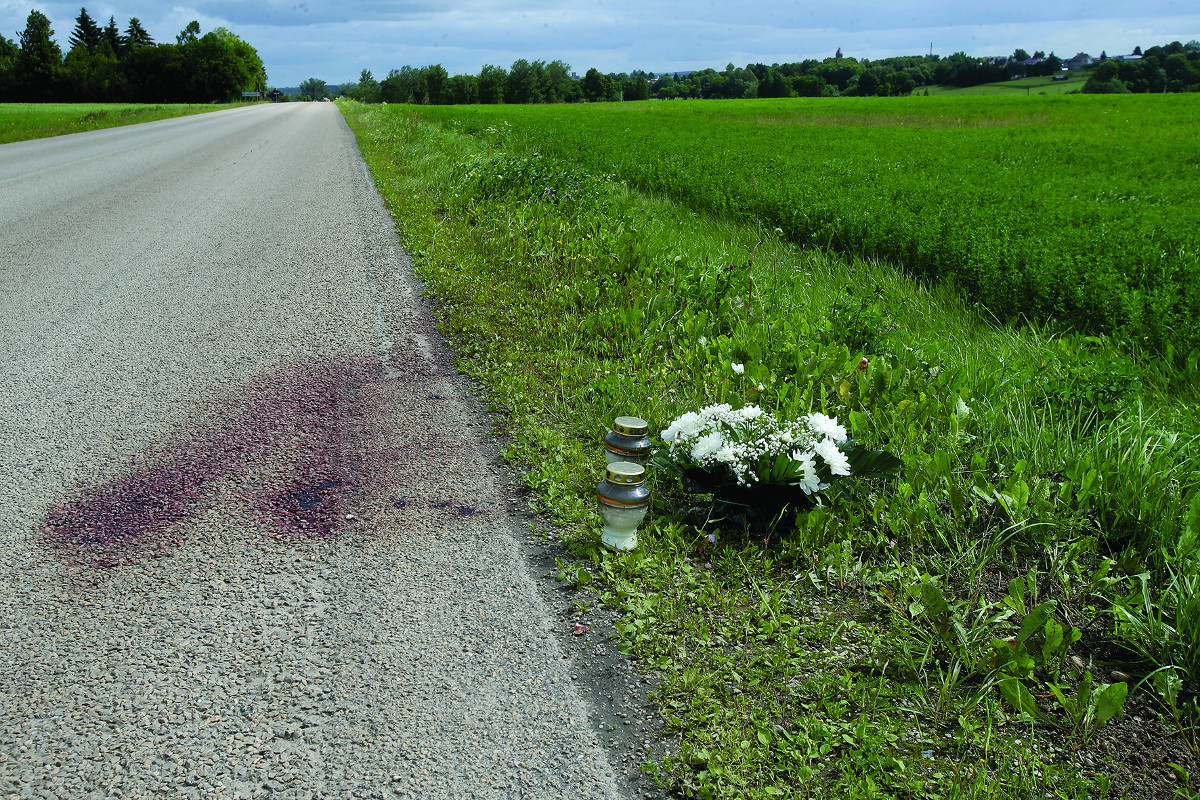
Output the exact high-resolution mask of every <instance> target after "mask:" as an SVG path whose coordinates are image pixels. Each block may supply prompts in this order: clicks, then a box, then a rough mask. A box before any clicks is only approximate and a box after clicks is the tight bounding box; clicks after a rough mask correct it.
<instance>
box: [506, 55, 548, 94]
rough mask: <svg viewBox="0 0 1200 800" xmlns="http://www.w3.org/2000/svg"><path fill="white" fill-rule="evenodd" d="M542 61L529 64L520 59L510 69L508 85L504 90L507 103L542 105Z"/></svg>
mask: <svg viewBox="0 0 1200 800" xmlns="http://www.w3.org/2000/svg"><path fill="white" fill-rule="evenodd" d="M543 71H544V69H543V65H542V62H541V61H534V62H529V61H527V60H525V59H523V58H518V59H517V60H516V61H514V62H513V63H512V66H511V67H509V68H508V83H507V85H506V86H505V88H504V102H506V103H540V102H542V73H543Z"/></svg>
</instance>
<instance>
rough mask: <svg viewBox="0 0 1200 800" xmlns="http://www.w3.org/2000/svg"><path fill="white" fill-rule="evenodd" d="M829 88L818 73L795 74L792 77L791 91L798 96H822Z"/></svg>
mask: <svg viewBox="0 0 1200 800" xmlns="http://www.w3.org/2000/svg"><path fill="white" fill-rule="evenodd" d="M829 89H830V86H829V84H828V83H826V82H825V79H824V78H822V77H821V76H820V75H797V76H796V77H794V78H792V91H794V92H795V93H796V94H797V95H799V96H800V97H824V96H825V93H826V92H827V91H828V90H829Z"/></svg>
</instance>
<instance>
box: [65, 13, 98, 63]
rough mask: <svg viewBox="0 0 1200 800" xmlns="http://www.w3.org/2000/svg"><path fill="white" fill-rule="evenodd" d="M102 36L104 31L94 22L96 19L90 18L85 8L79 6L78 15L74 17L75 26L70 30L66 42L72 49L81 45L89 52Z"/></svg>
mask: <svg viewBox="0 0 1200 800" xmlns="http://www.w3.org/2000/svg"><path fill="white" fill-rule="evenodd" d="M103 36H104V33H103V31H101V30H100V26H99V25H97V24H96V20H94V19H92V17H91V15H90V14H88V12H87V9H86V8H81V9H79V16H78V17H76V18H75V28H74V30H72V31H71V38H70V39H68V40H67V43H68V44H70V45H71V49H72V50H74V49H75V48H77V47H82V48H84V49H85V50H87V51H88V52H89V53H94V52H96V48H97V47H98V46H99V45H100V39H101V38H102V37H103Z"/></svg>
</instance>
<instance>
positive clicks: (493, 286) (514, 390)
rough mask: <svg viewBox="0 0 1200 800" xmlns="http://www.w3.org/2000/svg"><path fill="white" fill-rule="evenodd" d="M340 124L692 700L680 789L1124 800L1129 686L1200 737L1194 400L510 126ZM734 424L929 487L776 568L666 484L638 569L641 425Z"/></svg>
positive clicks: (862, 517)
mask: <svg viewBox="0 0 1200 800" xmlns="http://www.w3.org/2000/svg"><path fill="white" fill-rule="evenodd" d="M342 108H343V111H344V113H345V114H346V117H347V119H348V121H349V122H350V125H351V127H352V128H353V130H354V131H355V132H356V134H357V136H358V139H359V144H360V147H361V149H362V151H363V154H364V156H365V158H366V160H367V163H368V164H369V165H370V167H371V169H372V170H373V172H374V174H375V178H376V182H377V185H378V186H379V188H380V190H381V192H382V193H383V195H384V197H385V199H386V200H387V202H388V204H389V206H390V208H391V210H392V213H393V214H394V216H395V218H396V220H397V227H398V230H399V232H400V235H401V237H402V240H403V242H404V244H405V246H406V248H407V249H408V250H409V252H410V253H411V254H412V255H413V257H414V261H415V263H416V265H417V269H418V272H419V274H420V276H421V277H422V279H423V280H424V281H425V282H426V283H427V285H428V286H429V287H430V290H431V292H432V293H433V294H434V296H435V297H436V299H437V302H438V304H439V314H440V320H441V325H442V329H443V331H444V332H445V333H446V335H447V336H448V337H449V338H450V339H451V341H452V343H453V344H454V345H455V346H456V347H457V350H458V353H459V355H460V357H461V361H460V365H461V368H462V369H463V370H464V371H465V372H467V373H468V374H470V375H472V376H474V377H475V378H477V379H478V380H479V381H480V382H481V383H482V384H483V385H485V386H486V387H487V389H488V391H489V393H490V397H491V402H492V409H493V411H494V413H495V415H496V420H497V426H498V430H499V432H500V433H502V434H504V435H505V436H506V437H508V440H509V442H510V446H509V449H508V451H507V458H508V460H509V461H510V462H511V463H512V464H513V466H514V467H515V468H516V469H518V470H519V471H520V473H521V475H522V476H523V480H524V483H525V485H526V486H527V487H528V489H529V490H530V497H531V503H533V504H534V506H535V508H537V509H538V510H539V511H542V512H544V513H545V514H547V515H548V516H550V517H552V518H553V519H554V521H555V522H556V524H557V529H558V530H559V531H560V534H561V537H562V539H563V541H564V543H565V544H566V546H567V548H568V550H569V552H570V553H571V557H572V559H573V560H572V561H570V562H569V563H568V562H564V563H563V564H561V565H560V569H559V572H558V577H559V578H560V579H561V580H563V581H564V582H567V583H569V584H570V585H571V586H573V587H575V588H576V589H577V590H578V591H579V592H581V593H584V595H582V596H585V597H592V598H594V599H595V600H598V601H599V602H602V603H604V604H606V605H607V606H610V607H612V608H614V609H616V610H618V611H619V612H620V614H621V622H620V623H619V625H618V635H619V637H620V643H621V647H622V648H623V649H624V650H625V652H627V653H629V654H631V655H633V656H634V657H635V658H636V659H637V662H638V664H640V665H641V666H642V668H644V669H647V670H654V671H656V672H657V673H658V674H659V675H660V676H661V679H662V683H661V689H660V690H659V692H658V694H657V697H656V699H657V702H658V704H659V707H660V709H661V713H662V717H663V719H664V720H665V722H666V724H667V727H668V731H669V732H670V733H671V734H672V736H673V737H675V740H676V741H677V745H676V746H675V747H674V749H673V750H672V752H671V753H670V755H669V756H668V757H667V758H665V760H663V761H661V762H655V763H649V764H647V765H646V766H645V768H646V769H647V770H648V771H650V772H652V773H653V774H654V775H655V776H657V778H658V779H659V780H660V781H661V782H662V783H663V784H664V785H665V786H669V787H671V788H673V789H675V790H676V791H678V792H680V793H682V794H685V795H687V796H696V797H711V798H715V797H720V798H774V797H896V796H922V797H1029V798H1033V797H1038V798H1041V797H1045V796H1058V797H1086V796H1096V795H1102V794H1105V793H1107V792H1108V791H1109V785H1110V778H1109V777H1108V776H1107V775H1106V774H1105V771H1104V770H1103V769H1101V770H1100V771H1099V772H1097V771H1096V770H1085V769H1083V768H1082V767H1081V766H1080V765H1079V764H1078V763H1077V762H1076V761H1075V760H1074V759H1073V758H1072V753H1073V752H1074V751H1075V750H1079V749H1086V748H1088V747H1089V746H1090V745H1091V743H1092V742H1093V741H1094V740H1095V738H1096V737H1097V736H1099V735H1103V732H1104V730H1105V728H1104V726H1105V723H1106V722H1108V721H1110V720H1111V719H1113V718H1115V717H1116V716H1117V715H1119V714H1120V713H1121V710H1122V708H1123V705H1124V703H1125V698H1126V693H1127V692H1130V691H1135V690H1136V689H1135V687H1134V686H1132V685H1130V682H1129V681H1123V682H1117V681H1114V682H1113V683H1111V684H1108V683H1105V682H1104V680H1105V678H1103V677H1101V675H1102V674H1103V676H1107V674H1108V672H1107V670H1109V669H1111V668H1112V667H1113V666H1119V667H1120V668H1121V669H1122V670H1123V671H1126V672H1129V673H1131V674H1132V675H1134V676H1135V677H1137V678H1139V679H1141V678H1144V680H1142V682H1141V684H1140V687H1141V688H1140V691H1142V692H1144V693H1145V694H1146V696H1148V697H1154V698H1158V699H1157V702H1159V703H1160V704H1161V707H1162V708H1163V709H1164V715H1165V716H1166V717H1167V718H1169V719H1171V720H1173V724H1174V725H1176V727H1177V729H1178V730H1179V731H1180V735H1181V736H1187V735H1194V730H1195V728H1194V722H1191V721H1189V720H1191V717H1189V716H1188V713H1189V711H1188V709H1189V708H1191V707H1194V702H1193V700H1192V698H1194V696H1195V692H1196V689H1197V681H1198V680H1200V674H1197V672H1196V664H1197V660H1198V659H1197V652H1198V651H1197V649H1196V648H1197V646H1198V643H1197V639H1196V627H1195V625H1190V626H1189V625H1188V624H1185V622H1181V620H1183V621H1186V620H1189V619H1192V620H1194V615H1193V611H1194V603H1195V600H1194V598H1195V592H1196V587H1195V582H1194V581H1192V580H1190V578H1189V577H1188V576H1191V575H1194V574H1195V563H1196V562H1195V558H1196V551H1197V542H1198V540H1200V500H1197V497H1200V479H1198V478H1197V475H1196V471H1195V469H1194V467H1192V466H1190V465H1191V464H1194V463H1195V459H1196V458H1197V456H1198V455H1200V452H1198V450H1200V443H1198V442H1200V440H1198V438H1197V434H1198V433H1200V419H1198V418H1197V413H1196V404H1195V400H1196V398H1195V392H1194V389H1193V391H1192V392H1191V393H1190V394H1189V393H1186V392H1185V393H1183V394H1180V393H1178V392H1169V391H1166V390H1165V388H1164V387H1167V386H1172V385H1176V384H1177V383H1178V381H1172V380H1170V379H1166V378H1164V377H1163V376H1162V375H1160V374H1158V373H1156V372H1155V369H1154V367H1153V365H1152V364H1150V365H1148V364H1146V363H1143V362H1142V361H1140V360H1138V359H1136V358H1134V357H1133V356H1131V355H1129V354H1128V353H1127V352H1126V351H1124V350H1122V349H1121V348H1119V347H1115V346H1113V343H1112V342H1111V341H1110V340H1108V339H1102V338H1097V337H1086V336H1083V335H1081V334H1073V333H1066V332H1063V331H1061V330H1058V329H1052V328H1047V329H1042V328H1040V327H1038V326H1032V325H1031V326H1026V327H1024V328H1022V329H1015V328H1012V327H1008V326H1002V325H997V324H995V323H994V322H992V321H989V320H988V319H985V318H984V317H982V316H981V315H980V314H979V313H978V312H977V310H976V309H973V308H972V307H969V306H965V305H964V304H963V303H962V302H961V301H960V299H959V297H958V295H956V294H955V292H953V291H952V290H951V289H950V288H948V287H946V286H944V285H943V286H939V285H932V286H931V285H929V284H926V283H922V282H918V281H915V280H913V279H911V278H909V277H905V276H904V275H903V274H902V273H901V272H899V271H897V270H896V269H895V268H893V267H891V266H889V265H887V264H885V263H883V262H881V261H879V260H876V259H873V258H869V257H865V256H838V255H835V254H832V253H830V252H828V251H825V250H819V249H801V248H798V247H796V246H795V245H794V244H793V243H792V242H791V241H789V236H787V235H786V234H784V233H782V232H781V231H779V230H776V229H774V228H773V227H770V226H767V227H764V226H762V225H761V224H760V223H759V221H758V220H757V219H755V218H754V217H753V216H752V217H751V218H750V219H748V220H743V221H738V220H735V219H733V218H732V217H731V216H730V215H727V214H715V215H713V214H708V213H706V212H705V211H703V210H699V209H697V208H695V207H690V206H689V205H687V204H681V203H676V202H674V201H672V200H671V199H668V198H662V197H659V198H656V197H653V196H647V195H643V194H640V193H638V192H636V191H634V190H633V189H631V188H630V187H629V186H628V185H627V184H625V183H622V182H621V181H620V180H619V179H618V178H616V177H614V176H613V175H611V174H605V173H604V172H602V171H599V170H597V169H596V167H595V164H594V163H593V162H592V160H591V157H590V156H584V157H582V158H580V159H579V160H575V159H572V158H567V157H565V156H564V155H562V154H557V155H546V154H540V153H538V152H537V150H536V148H530V147H528V144H529V141H527V140H523V139H522V137H523V136H526V135H527V133H526V131H525V130H524V128H522V127H521V126H519V125H515V124H514V125H509V124H507V121H506V120H503V119H501V118H500V116H499V115H491V116H488V117H487V119H490V120H491V123H490V124H489V125H487V126H480V125H479V120H480V119H481V117H479V116H477V115H476V114H475V113H474V110H473V109H472V110H462V113H463V115H464V116H463V117H462V118H460V117H459V116H457V111H456V110H445V109H443V110H439V113H438V120H439V123H438V124H432V123H430V122H429V121H427V120H426V119H424V113H425V111H424V109H421V110H417V109H414V108H413V107H399V106H386V105H385V106H381V107H368V106H363V105H359V104H356V103H352V102H344V101H343V105H342ZM580 113H583V112H580ZM581 119H582V117H581ZM716 190H717V188H714V191H716ZM668 194H671V195H672V196H678V194H679V193H678V192H671V193H668ZM864 358H865V359H866V362H865V365H864V363H863V359H864ZM733 363H737V364H740V365H744V370H742V371H739V372H735V371H734V370H733V369H731V365H732V364H733ZM1187 368H1190V369H1194V368H1195V367H1194V365H1192V366H1190V367H1187ZM715 402H730V403H733V404H735V405H738V404H742V403H751V402H753V403H756V404H759V405H761V406H763V407H764V408H766V409H769V410H771V411H773V412H775V413H777V414H779V415H781V416H784V417H789V416H798V415H800V414H802V413H807V412H810V411H821V412H823V413H825V414H829V415H831V416H836V417H838V419H839V420H841V421H842V422H843V423H844V424H845V425H846V426H847V427H848V428H849V430H850V433H851V435H852V436H854V437H856V438H858V439H861V440H862V441H863V442H864V443H865V444H866V445H868V446H880V447H886V448H888V449H889V450H891V451H892V452H894V453H896V454H897V455H899V456H900V457H901V458H902V460H903V462H904V467H903V472H902V474H901V475H900V476H899V477H898V478H897V479H896V480H894V481H891V482H889V483H885V484H878V485H875V486H873V487H871V495H870V496H869V497H868V498H867V499H866V500H865V501H861V502H855V503H835V504H834V505H832V506H829V507H820V508H817V509H815V510H813V511H811V512H807V513H804V514H800V515H797V516H795V517H794V518H792V517H790V516H784V517H782V518H780V519H779V521H778V523H777V524H776V525H774V526H773V527H771V528H770V529H769V530H768V531H767V532H766V533H765V534H763V533H759V534H754V535H752V534H750V533H749V532H748V531H745V530H739V529H737V528H736V527H732V526H722V525H720V524H714V523H713V522H712V520H710V519H708V518H707V513H706V508H707V505H706V502H705V498H703V497H696V496H690V495H685V494H683V493H682V492H681V491H680V489H679V487H678V486H675V485H672V484H671V483H669V482H668V481H666V480H660V479H659V476H657V475H654V474H652V475H651V476H650V482H651V487H652V490H653V493H654V502H653V508H652V511H651V514H650V516H649V517H648V518H647V522H646V523H645V524H644V526H643V528H642V531H641V532H640V534H639V541H640V542H641V544H640V545H639V547H638V549H637V550H635V551H633V552H630V553H614V552H609V551H607V550H605V549H603V548H602V547H601V546H600V544H599V531H600V521H599V517H598V515H597V514H596V513H595V510H594V491H595V488H594V487H595V485H596V482H597V481H598V480H599V478H600V476H601V474H602V472H603V464H604V458H603V455H602V449H601V446H600V443H601V439H602V436H603V434H604V433H605V431H606V430H607V429H608V427H609V425H610V424H611V422H612V420H613V419H614V417H616V416H618V415H621V414H635V415H637V416H640V417H643V418H645V419H647V420H648V421H649V422H650V424H651V429H652V431H661V430H662V429H663V428H665V427H666V426H667V425H668V424H669V423H670V422H671V421H672V420H673V419H675V418H676V417H678V416H679V415H680V414H682V413H683V412H685V411H689V410H695V409H696V408H698V407H700V406H703V405H706V404H710V403H715ZM1171 576H1175V579H1174V581H1172V577H1171ZM1156 587H1166V588H1164V589H1161V590H1160V589H1157V588H1156ZM587 602H590V601H589V600H586V599H585V600H582V601H581V603H583V604H586V603H587ZM1189 615H1192V616H1189ZM1085 634H1086V635H1085ZM1102 645H1103V646H1102ZM1114 658H1115V659H1117V661H1116V662H1115V663H1113V661H1112V660H1113V659H1114ZM1106 660H1107V661H1106ZM1102 669H1103V670H1105V671H1104V672H1103V673H1101V672H1100V671H1101V670H1102ZM1155 674H1157V675H1159V676H1161V677H1159V678H1157V680H1156V679H1155V678H1154V675H1155ZM1114 687H1119V688H1114ZM1189 703H1192V706H1189V705H1188V704H1189ZM1170 709H1173V711H1171V710H1170ZM1189 732H1190V733H1189ZM1193 741H1194V739H1193ZM1116 788H1117V789H1118V790H1120V789H1121V787H1120V786H1117V787H1116Z"/></svg>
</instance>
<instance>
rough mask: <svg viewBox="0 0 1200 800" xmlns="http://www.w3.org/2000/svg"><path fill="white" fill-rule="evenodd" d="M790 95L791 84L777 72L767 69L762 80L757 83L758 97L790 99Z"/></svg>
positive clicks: (770, 68)
mask: <svg viewBox="0 0 1200 800" xmlns="http://www.w3.org/2000/svg"><path fill="white" fill-rule="evenodd" d="M791 95H792V82H791V81H790V80H788V79H787V77H786V76H785V75H784V74H783V73H782V72H780V71H779V70H777V69H775V68H774V67H768V68H767V71H766V73H765V74H764V75H763V77H762V80H760V81H759V82H758V96H759V97H791Z"/></svg>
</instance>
